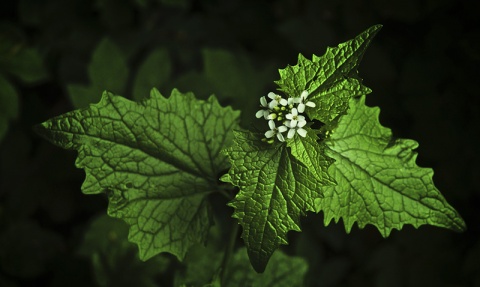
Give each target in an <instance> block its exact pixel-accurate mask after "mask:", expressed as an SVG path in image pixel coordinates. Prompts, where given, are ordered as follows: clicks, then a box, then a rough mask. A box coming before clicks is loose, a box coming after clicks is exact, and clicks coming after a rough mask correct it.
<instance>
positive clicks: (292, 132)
mask: <svg viewBox="0 0 480 287" xmlns="http://www.w3.org/2000/svg"><path fill="white" fill-rule="evenodd" d="M306 123H307V122H306V121H303V122H299V123H298V124H297V126H296V127H293V128H290V130H289V131H288V134H287V138H289V139H291V138H293V136H294V135H295V132H297V133H298V134H299V135H300V136H301V137H306V136H307V131H306V130H304V129H303V126H305V124H306Z"/></svg>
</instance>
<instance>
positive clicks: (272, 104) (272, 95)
mask: <svg viewBox="0 0 480 287" xmlns="http://www.w3.org/2000/svg"><path fill="white" fill-rule="evenodd" d="M268 97H269V98H270V99H272V101H271V102H270V104H269V105H268V107H269V108H270V109H273V108H274V107H276V106H278V104H280V105H282V106H286V105H287V103H288V102H287V100H285V99H284V98H282V96H280V95H277V94H275V93H272V92H270V93H268Z"/></svg>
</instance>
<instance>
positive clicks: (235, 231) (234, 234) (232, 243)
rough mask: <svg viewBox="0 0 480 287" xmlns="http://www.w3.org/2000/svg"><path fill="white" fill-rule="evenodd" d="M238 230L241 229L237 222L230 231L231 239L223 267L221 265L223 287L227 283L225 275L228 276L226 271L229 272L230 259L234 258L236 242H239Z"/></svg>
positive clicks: (224, 256) (224, 255)
mask: <svg viewBox="0 0 480 287" xmlns="http://www.w3.org/2000/svg"><path fill="white" fill-rule="evenodd" d="M238 229H239V224H238V223H237V222H236V221H235V223H234V226H233V227H232V230H231V231H230V238H229V240H228V244H227V246H226V248H225V253H224V254H223V259H222V265H220V268H221V270H220V280H221V282H222V285H223V284H224V283H225V275H226V273H225V271H226V270H227V265H228V263H229V262H230V259H231V258H232V254H233V249H234V248H235V242H236V240H237V234H238Z"/></svg>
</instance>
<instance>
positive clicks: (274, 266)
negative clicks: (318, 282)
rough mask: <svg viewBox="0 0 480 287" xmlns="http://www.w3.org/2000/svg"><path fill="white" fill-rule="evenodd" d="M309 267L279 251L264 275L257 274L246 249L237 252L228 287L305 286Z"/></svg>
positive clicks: (231, 266) (302, 261)
mask: <svg viewBox="0 0 480 287" xmlns="http://www.w3.org/2000/svg"><path fill="white" fill-rule="evenodd" d="M307 269H308V265H307V263H306V262H305V260H304V259H302V258H300V257H293V256H288V255H286V254H284V253H283V252H282V251H277V252H275V254H274V255H273V256H272V258H271V260H270V263H269V264H268V266H267V268H266V269H265V272H264V273H263V274H258V273H256V272H255V271H254V270H253V269H252V266H251V265H250V262H249V260H248V255H247V250H246V248H240V249H238V250H237V252H236V253H235V255H234V256H233V258H232V261H231V263H230V264H229V266H228V271H227V276H226V280H225V281H226V282H227V284H226V286H227V287H230V286H231V287H234V286H258V287H260V286H262V287H263V286H265V287H269V286H272V287H273V286H275V287H276V286H285V287H287V286H292V287H293V286H299V287H300V286H304V285H303V277H304V276H305V273H306V272H307Z"/></svg>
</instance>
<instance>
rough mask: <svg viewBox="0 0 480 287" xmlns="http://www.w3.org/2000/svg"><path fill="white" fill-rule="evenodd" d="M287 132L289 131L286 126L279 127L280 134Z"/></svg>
mask: <svg viewBox="0 0 480 287" xmlns="http://www.w3.org/2000/svg"><path fill="white" fill-rule="evenodd" d="M287 130H288V128H287V127H286V126H279V127H278V132H280V133H283V132H286V131H287Z"/></svg>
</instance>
